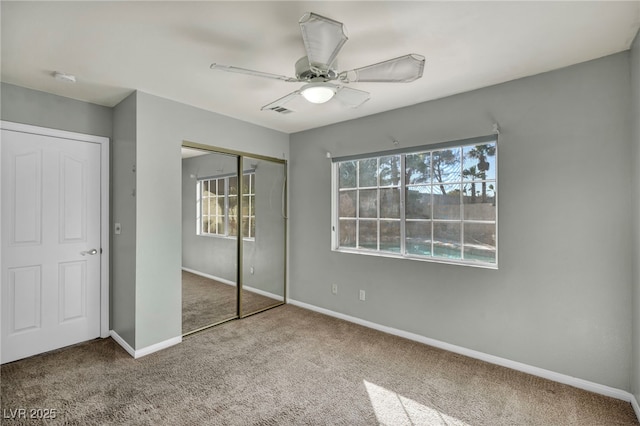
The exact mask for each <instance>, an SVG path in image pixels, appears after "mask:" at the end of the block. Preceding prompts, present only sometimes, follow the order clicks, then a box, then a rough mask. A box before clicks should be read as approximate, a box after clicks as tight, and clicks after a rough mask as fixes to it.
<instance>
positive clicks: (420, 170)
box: [405, 152, 431, 184]
mask: <svg viewBox="0 0 640 426" xmlns="http://www.w3.org/2000/svg"><path fill="white" fill-rule="evenodd" d="M405 174H406V183H407V184H414V183H431V154H429V153H428V152H423V153H420V154H407V155H406V157H405Z"/></svg>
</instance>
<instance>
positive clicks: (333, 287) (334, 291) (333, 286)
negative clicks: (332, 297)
mask: <svg viewBox="0 0 640 426" xmlns="http://www.w3.org/2000/svg"><path fill="white" fill-rule="evenodd" d="M331 293H332V294H338V284H331Z"/></svg>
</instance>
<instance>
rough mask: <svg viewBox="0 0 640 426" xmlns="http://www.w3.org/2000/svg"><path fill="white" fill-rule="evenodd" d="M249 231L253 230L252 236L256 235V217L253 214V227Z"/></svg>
mask: <svg viewBox="0 0 640 426" xmlns="http://www.w3.org/2000/svg"><path fill="white" fill-rule="evenodd" d="M249 232H251V238H255V237H256V218H255V217H253V216H252V217H251V227H250V229H249Z"/></svg>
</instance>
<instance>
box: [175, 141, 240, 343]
mask: <svg viewBox="0 0 640 426" xmlns="http://www.w3.org/2000/svg"><path fill="white" fill-rule="evenodd" d="M182 157H183V158H182V333H183V334H188V333H190V332H194V331H197V330H200V329H202V328H205V327H208V326H211V325H213V324H218V323H221V322H224V321H228V320H230V319H233V318H237V317H238V312H237V311H238V310H237V304H238V291H237V286H236V283H237V281H238V280H237V253H238V238H237V235H238V224H237V221H236V219H235V217H234V214H233V213H234V212H235V211H236V210H237V207H234V203H235V202H236V200H237V197H238V176H237V174H238V159H237V157H236V156H233V155H225V154H221V153H212V152H209V151H202V150H192V149H185V148H183V156H182ZM229 212H231V213H232V214H229Z"/></svg>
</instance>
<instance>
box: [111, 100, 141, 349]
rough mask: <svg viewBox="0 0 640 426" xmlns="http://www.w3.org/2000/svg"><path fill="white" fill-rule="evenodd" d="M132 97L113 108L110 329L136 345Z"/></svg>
mask: <svg viewBox="0 0 640 426" xmlns="http://www.w3.org/2000/svg"><path fill="white" fill-rule="evenodd" d="M136 99H137V94H136V93H133V94H131V95H129V97H127V98H126V99H125V100H123V101H122V102H120V103H119V104H118V105H116V107H115V108H114V123H113V124H114V125H113V142H112V144H111V223H112V224H114V223H120V225H121V227H122V232H121V234H120V235H115V234H114V232H113V225H112V228H111V318H110V319H111V329H112V330H114V331H115V332H117V333H118V335H119V336H120V337H122V338H123V339H124V340H125V341H126V342H127V343H128V344H129V345H130V346H131V347H132V348H135V347H136V334H135V330H136V319H135V313H136V197H135V195H134V191H135V189H136V173H135V172H134V168H135V166H136Z"/></svg>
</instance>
